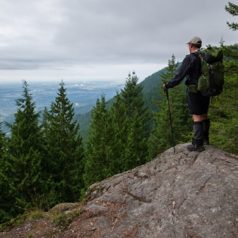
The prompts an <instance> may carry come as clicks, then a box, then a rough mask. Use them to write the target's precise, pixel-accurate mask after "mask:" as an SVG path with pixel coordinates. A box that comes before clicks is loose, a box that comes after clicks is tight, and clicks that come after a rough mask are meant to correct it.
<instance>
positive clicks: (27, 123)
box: [1, 82, 43, 215]
mask: <svg viewBox="0 0 238 238" xmlns="http://www.w3.org/2000/svg"><path fill="white" fill-rule="evenodd" d="M17 107H18V109H17V112H16V114H15V121H14V123H13V124H12V125H11V126H10V128H11V137H10V138H9V142H8V148H7V156H5V157H4V160H3V161H2V164H1V182H2V183H1V191H2V189H3V191H4V193H3V194H1V197H2V199H3V200H4V201H5V202H4V210H5V211H7V213H8V214H10V215H16V214H18V213H19V212H23V211H24V210H25V209H27V208H29V207H32V206H37V207H39V206H40V201H39V199H40V196H41V194H42V193H43V183H42V179H41V172H42V170H41V165H42V164H41V162H42V154H41V151H42V134H41V128H40V126H39V125H38V116H39V115H38V113H36V112H35V104H34V102H33V101H32V96H31V94H30V93H29V89H28V84H27V83H26V82H24V85H23V95H22V98H20V99H18V100H17ZM7 190H8V191H7Z"/></svg>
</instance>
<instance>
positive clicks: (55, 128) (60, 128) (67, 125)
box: [43, 83, 83, 206]
mask: <svg viewBox="0 0 238 238" xmlns="http://www.w3.org/2000/svg"><path fill="white" fill-rule="evenodd" d="M43 125H44V137H45V148H46V150H45V153H46V154H45V159H44V178H45V180H47V189H48V192H49V201H48V202H49V206H52V205H53V204H56V203H59V202H63V201H64V202H65V201H68V202H70V201H76V200H77V199H79V197H80V189H83V183H82V175H83V165H82V160H83V145H82V138H81V136H80V134H79V124H78V123H77V122H76V121H75V119H74V109H73V104H72V103H70V101H69V99H68V98H67V95H66V89H65V88H64V84H63V83H61V84H60V87H59V90H58V95H57V97H56V99H55V102H54V103H52V105H51V108H50V110H49V111H47V110H45V112H44V120H43ZM47 178H48V179H47Z"/></svg>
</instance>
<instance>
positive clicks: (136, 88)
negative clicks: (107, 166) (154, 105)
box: [114, 73, 152, 171]
mask: <svg viewBox="0 0 238 238" xmlns="http://www.w3.org/2000/svg"><path fill="white" fill-rule="evenodd" d="M120 95H121V103H122V106H121V108H123V107H124V109H125V112H124V113H123V114H122V115H121V116H123V118H122V119H120V117H121V116H120V117H119V118H117V120H122V121H124V133H125V135H124V136H125V137H124V139H123V140H124V144H123V147H124V148H123V149H122V151H121V152H122V155H123V164H122V166H123V171H124V170H128V169H131V168H134V167H135V166H138V165H140V164H143V163H145V162H146V161H147V159H148V144H147V140H148V138H149V134H150V131H151V125H152V124H151V123H152V121H151V115H150V113H149V111H148V108H147V106H146V105H145V101H144V96H143V87H142V86H141V85H139V84H138V78H137V76H136V75H135V73H133V74H132V75H129V76H128V79H127V82H126V85H125V87H124V89H123V90H122V91H121V94H120ZM116 110H117V108H115V110H114V111H116ZM117 114H119V113H117Z"/></svg>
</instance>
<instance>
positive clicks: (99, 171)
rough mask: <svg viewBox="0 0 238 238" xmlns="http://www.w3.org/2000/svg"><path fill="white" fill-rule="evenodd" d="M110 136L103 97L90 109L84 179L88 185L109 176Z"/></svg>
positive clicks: (110, 171) (110, 173)
mask: <svg viewBox="0 0 238 238" xmlns="http://www.w3.org/2000/svg"><path fill="white" fill-rule="evenodd" d="M111 138H112V130H111V128H110V124H109V117H108V112H107V109H106V102H105V97H104V96H102V97H101V99H98V100H97V102H96V105H95V107H94V108H93V111H92V121H91V125H90V129H89V136H88V141H87V152H86V159H85V174H84V181H85V184H86V186H87V187H88V186H89V185H91V184H92V183H94V182H98V181H101V180H102V179H104V178H106V177H108V176H111V175H112V170H111V149H112V148H111V146H110V145H111V142H110V141H111Z"/></svg>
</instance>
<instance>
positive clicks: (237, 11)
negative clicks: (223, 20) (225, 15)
mask: <svg viewBox="0 0 238 238" xmlns="http://www.w3.org/2000/svg"><path fill="white" fill-rule="evenodd" d="M225 9H226V11H227V12H229V13H230V14H231V15H232V16H238V5H237V4H234V3H231V2H228V4H227V5H226V6H225ZM227 25H228V26H229V27H230V29H232V30H233V31H236V30H238V23H235V22H232V23H230V22H227Z"/></svg>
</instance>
